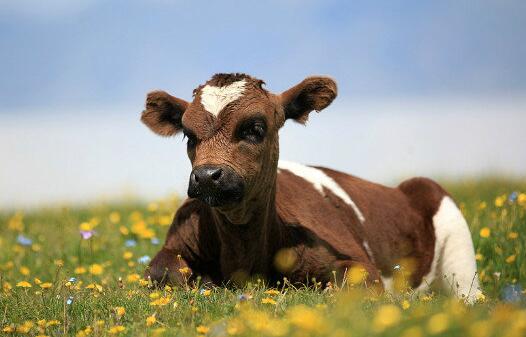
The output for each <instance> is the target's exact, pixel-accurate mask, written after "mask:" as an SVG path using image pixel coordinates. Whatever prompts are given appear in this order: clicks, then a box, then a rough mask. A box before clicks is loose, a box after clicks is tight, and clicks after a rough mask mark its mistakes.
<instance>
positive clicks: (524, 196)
mask: <svg viewBox="0 0 526 337" xmlns="http://www.w3.org/2000/svg"><path fill="white" fill-rule="evenodd" d="M517 202H518V203H519V204H520V205H523V206H526V193H520V194H519V196H518V197H517Z"/></svg>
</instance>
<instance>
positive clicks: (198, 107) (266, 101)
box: [142, 74, 446, 286]
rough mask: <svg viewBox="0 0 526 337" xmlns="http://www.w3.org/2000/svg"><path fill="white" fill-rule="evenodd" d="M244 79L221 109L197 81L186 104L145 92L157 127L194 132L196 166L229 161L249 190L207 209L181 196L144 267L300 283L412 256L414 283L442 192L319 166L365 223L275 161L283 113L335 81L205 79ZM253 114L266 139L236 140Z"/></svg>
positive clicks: (321, 97)
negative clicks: (211, 104) (289, 83)
mask: <svg viewBox="0 0 526 337" xmlns="http://www.w3.org/2000/svg"><path fill="white" fill-rule="evenodd" d="M241 79H245V80H246V81H247V82H248V84H247V85H246V87H245V91H244V93H243V96H242V97H241V98H239V99H238V100H236V101H234V102H231V103H230V104H228V105H227V106H226V107H225V108H224V109H223V110H222V111H221V112H220V113H219V115H218V117H217V118H215V117H213V116H212V115H211V114H210V113H208V112H207V111H205V110H204V108H203V106H202V104H201V102H200V99H201V90H202V88H203V86H200V87H198V88H197V89H196V90H195V93H194V99H193V101H192V102H191V103H186V102H184V101H183V100H181V99H176V98H174V97H173V96H170V95H168V94H166V93H164V92H156V93H152V94H150V95H149V96H148V101H147V107H146V111H145V112H143V117H142V119H143V122H144V123H145V124H147V125H148V126H149V127H150V128H151V129H152V130H153V131H154V132H156V133H158V134H160V135H163V136H166V135H173V134H175V133H177V132H178V131H179V130H181V129H182V128H184V129H185V130H187V132H191V133H192V134H193V135H195V138H196V146H195V147H193V148H189V150H188V156H189V158H190V160H191V162H192V166H193V167H194V168H195V167H198V166H200V165H204V164H218V165H219V164H220V165H227V166H229V167H230V168H232V169H233V170H234V171H235V172H236V173H237V174H238V175H239V176H241V177H243V179H244V182H245V185H246V190H245V194H244V196H243V199H242V200H241V202H239V203H236V204H233V205H225V206H220V207H213V208H212V207H210V206H208V205H207V204H205V203H203V202H201V201H199V200H195V199H188V200H187V201H185V203H184V204H183V205H182V206H181V207H180V209H179V210H178V212H177V214H176V216H175V218H174V221H173V224H172V226H171V228H170V231H169V233H168V236H167V239H166V242H165V245H164V246H163V248H162V250H161V251H160V252H159V253H158V254H157V256H156V257H155V258H154V259H153V260H152V262H151V264H150V268H149V270H148V271H147V275H149V276H151V277H152V278H153V279H154V280H157V281H162V280H166V281H170V282H172V283H181V282H186V281H187V279H186V278H184V277H182V275H181V273H180V272H179V268H182V267H189V268H191V270H192V275H193V277H195V276H196V275H200V276H202V277H205V278H206V279H207V280H210V281H212V282H214V283H217V284H221V283H225V282H229V281H234V282H243V280H246V279H247V278H248V277H251V276H254V275H258V276H260V277H263V278H265V279H267V280H269V281H271V282H275V281H278V280H280V279H282V277H284V276H286V277H288V278H289V280H291V281H292V282H296V283H305V282H308V281H309V280H310V279H311V278H312V277H315V278H316V279H317V280H319V281H322V282H328V281H331V280H332V278H333V275H332V271H333V270H334V271H336V272H337V274H338V277H339V278H340V279H341V277H342V275H343V273H344V272H345V270H347V269H349V268H351V267H352V266H353V265H360V266H362V267H364V268H365V269H366V270H367V271H368V281H369V283H372V282H375V281H378V280H379V279H380V275H382V276H390V275H391V274H392V272H393V266H394V265H395V264H396V263H398V261H399V260H400V259H403V258H411V259H413V260H414V261H416V262H415V269H414V272H413V274H412V275H411V279H410V283H411V285H412V286H417V285H419V283H420V282H421V280H422V277H423V276H424V275H425V274H426V273H427V272H428V271H429V270H430V265H431V261H432V259H433V254H434V250H433V249H434V242H435V237H434V230H433V224H432V217H433V215H434V214H435V213H436V211H437V208H438V205H439V203H440V200H441V199H442V198H443V196H444V195H446V192H445V191H444V190H443V189H442V188H441V187H440V186H438V185H437V184H436V183H434V182H432V181H431V180H429V179H425V178H415V179H411V180H408V181H406V182H404V183H402V184H401V185H400V186H399V187H398V188H389V187H385V186H381V185H378V184H375V183H371V182H367V181H365V180H362V179H359V178H356V177H353V176H350V175H347V174H344V173H341V172H338V171H334V170H330V169H326V168H319V169H321V170H323V171H324V172H325V173H326V174H327V175H328V176H329V177H331V178H332V179H334V180H335V181H336V182H337V183H338V184H339V185H340V186H341V187H342V188H343V189H344V190H345V191H346V192H347V194H348V195H349V196H350V197H351V198H352V199H353V200H354V202H355V203H356V205H357V206H358V207H359V209H360V210H361V211H362V212H363V214H364V217H365V219H366V220H365V222H364V223H361V222H360V221H359V219H358V218H357V216H356V214H355V213H354V212H353V210H352V208H351V207H349V205H347V204H345V203H344V202H343V200H341V199H340V198H339V197H337V196H336V195H334V194H333V193H332V192H331V191H330V190H326V191H324V192H325V193H324V194H325V196H324V195H322V194H320V193H319V192H318V191H317V190H316V189H315V188H314V187H313V186H312V184H310V183H309V182H307V181H305V180H303V179H302V178H300V177H298V176H296V175H294V174H293V173H291V172H289V171H287V170H281V171H280V173H278V170H277V163H278V157H279V136H278V130H279V129H280V128H281V126H282V125H283V123H284V122H285V120H286V119H293V120H295V121H298V122H300V123H304V122H305V121H306V120H307V118H308V114H309V113H310V112H311V111H313V110H317V111H318V110H322V109H324V108H325V107H327V106H328V105H329V104H330V103H331V102H332V100H333V99H334V98H335V97H336V95H337V87H336V84H335V82H334V81H333V80H332V79H329V78H327V77H309V78H307V79H305V80H304V81H302V82H301V83H299V84H298V85H296V86H294V87H292V88H291V89H289V90H287V91H285V92H284V93H283V94H281V95H274V94H272V93H270V92H268V91H266V90H265V89H263V88H262V83H263V82H262V81H260V80H257V79H254V78H252V77H250V76H248V75H245V74H218V75H215V76H213V77H212V79H211V80H210V81H208V82H207V83H206V84H205V85H213V86H224V85H228V84H231V83H233V82H236V81H239V80H241ZM183 108H184V109H185V110H184V111H182V109H183ZM255 116H257V117H259V118H263V119H264V120H265V122H266V127H267V131H266V135H265V138H264V140H263V141H262V142H261V143H259V144H249V143H246V142H243V141H239V140H237V139H236V137H235V132H236V131H235V130H236V128H237V127H238V126H239V125H240V123H242V122H243V121H244V120H246V119H249V118H253V117H255ZM364 242H367V243H368V245H369V247H370V251H371V253H372V256H369V253H368V252H367V250H366V249H365V244H364ZM285 253H286V254H289V256H290V257H291V259H290V260H291V261H292V262H293V263H291V264H290V265H288V266H287V268H283V266H282V265H280V264H279V263H278V264H276V261H275V257H276V256H277V255H278V256H282V254H285ZM280 254H281V255H280ZM178 255H180V258H179V257H178Z"/></svg>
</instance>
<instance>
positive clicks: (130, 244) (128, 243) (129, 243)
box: [124, 239, 137, 247]
mask: <svg viewBox="0 0 526 337" xmlns="http://www.w3.org/2000/svg"><path fill="white" fill-rule="evenodd" d="M124 245H125V246H126V247H135V246H137V241H135V240H131V239H130V240H126V241H125V242H124Z"/></svg>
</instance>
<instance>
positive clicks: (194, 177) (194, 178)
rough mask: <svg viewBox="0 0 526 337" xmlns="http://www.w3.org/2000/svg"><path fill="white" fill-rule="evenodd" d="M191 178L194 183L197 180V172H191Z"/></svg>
mask: <svg viewBox="0 0 526 337" xmlns="http://www.w3.org/2000/svg"><path fill="white" fill-rule="evenodd" d="M192 180H193V181H195V182H196V183H198V182H199V178H198V177H197V174H195V172H192Z"/></svg>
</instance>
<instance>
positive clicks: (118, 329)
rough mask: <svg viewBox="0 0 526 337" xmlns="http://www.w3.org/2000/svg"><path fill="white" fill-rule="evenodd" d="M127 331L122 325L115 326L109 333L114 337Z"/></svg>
mask: <svg viewBox="0 0 526 337" xmlns="http://www.w3.org/2000/svg"><path fill="white" fill-rule="evenodd" d="M125 330H126V328H125V327H123V326H122V325H115V326H112V327H111V328H109V329H108V332H109V333H110V334H112V335H117V334H120V333H121V332H124V331H125Z"/></svg>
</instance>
